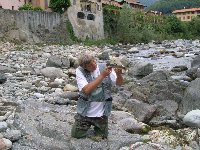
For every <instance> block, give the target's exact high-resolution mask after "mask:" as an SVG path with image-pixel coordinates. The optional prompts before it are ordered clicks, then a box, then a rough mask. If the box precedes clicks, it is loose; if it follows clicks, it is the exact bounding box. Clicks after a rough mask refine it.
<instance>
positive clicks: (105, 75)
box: [101, 66, 112, 78]
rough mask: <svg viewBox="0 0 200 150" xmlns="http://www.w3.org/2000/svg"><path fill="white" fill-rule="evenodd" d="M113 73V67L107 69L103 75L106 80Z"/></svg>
mask: <svg viewBox="0 0 200 150" xmlns="http://www.w3.org/2000/svg"><path fill="white" fill-rule="evenodd" d="M111 72H112V67H109V66H108V67H106V68H105V69H104V70H103V71H102V72H101V75H102V76H103V77H104V78H105V77H107V76H108V75H109V74H110V73H111Z"/></svg>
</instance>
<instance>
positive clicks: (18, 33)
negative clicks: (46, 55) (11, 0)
mask: <svg viewBox="0 0 200 150" xmlns="http://www.w3.org/2000/svg"><path fill="white" fill-rule="evenodd" d="M67 21H68V20H64V19H63V18H62V16H61V15H60V14H58V13H52V12H40V11H12V10H4V9H0V39H1V40H11V41H19V42H20V41H23V42H34V43H35V42H67V40H69V37H68V34H67V30H66V22H67Z"/></svg>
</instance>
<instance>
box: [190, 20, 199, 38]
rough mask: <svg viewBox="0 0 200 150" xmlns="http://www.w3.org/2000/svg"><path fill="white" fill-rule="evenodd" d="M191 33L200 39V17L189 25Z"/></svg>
mask: <svg viewBox="0 0 200 150" xmlns="http://www.w3.org/2000/svg"><path fill="white" fill-rule="evenodd" d="M189 31H190V32H191V34H192V35H194V36H195V37H200V17H195V18H194V19H192V21H191V22H190V23H189Z"/></svg>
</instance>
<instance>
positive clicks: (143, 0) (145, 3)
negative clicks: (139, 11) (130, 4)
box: [138, 0, 159, 7]
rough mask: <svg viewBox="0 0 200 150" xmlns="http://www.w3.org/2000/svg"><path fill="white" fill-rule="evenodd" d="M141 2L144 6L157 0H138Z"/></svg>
mask: <svg viewBox="0 0 200 150" xmlns="http://www.w3.org/2000/svg"><path fill="white" fill-rule="evenodd" d="M138 1H139V2H140V3H141V4H143V5H144V6H147V7H149V6H150V5H152V4H154V3H155V2H157V1H159V0H138Z"/></svg>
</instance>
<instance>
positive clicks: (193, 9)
mask: <svg viewBox="0 0 200 150" xmlns="http://www.w3.org/2000/svg"><path fill="white" fill-rule="evenodd" d="M198 10H199V11H200V8H187V9H180V10H175V11H173V12H172V13H173V14H175V13H181V12H188V11H189V12H190V11H198Z"/></svg>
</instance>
